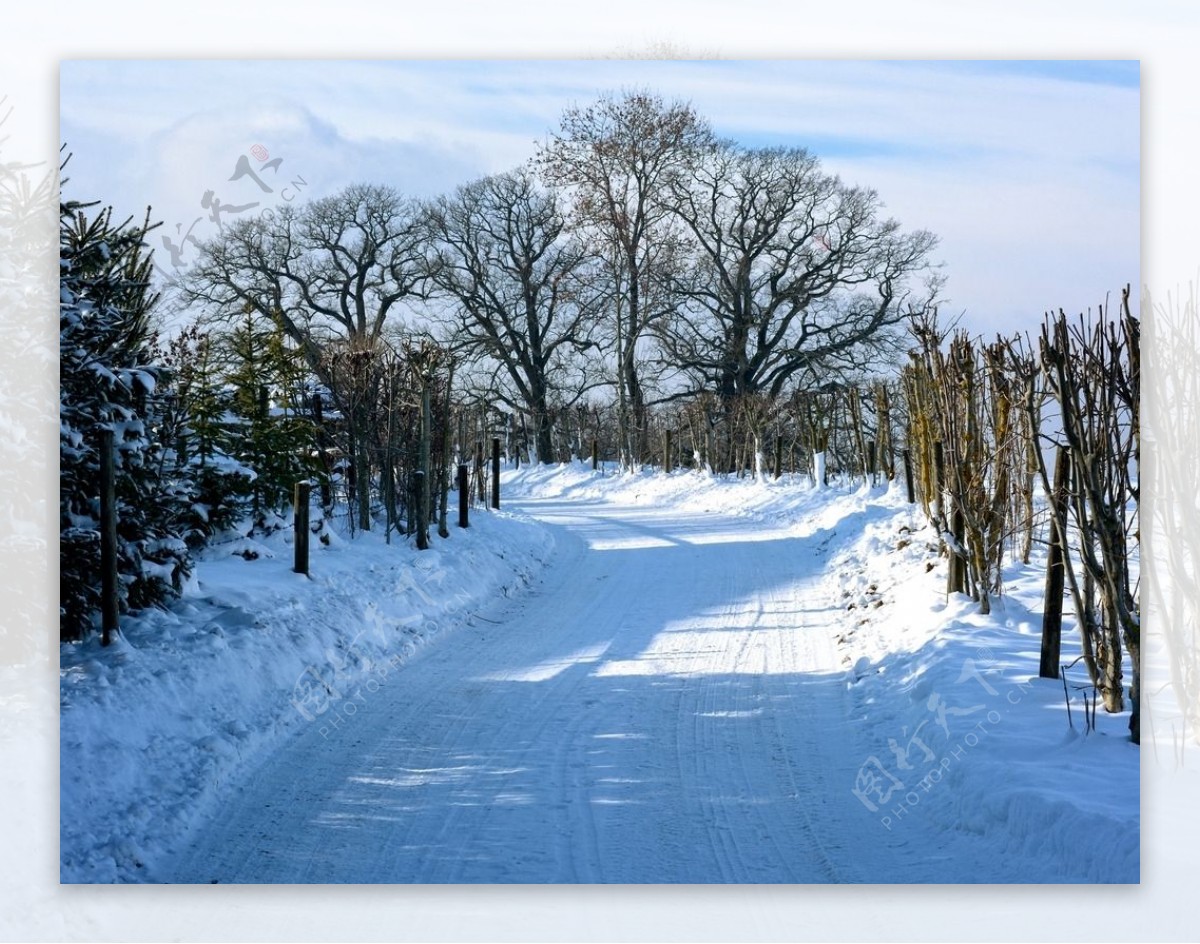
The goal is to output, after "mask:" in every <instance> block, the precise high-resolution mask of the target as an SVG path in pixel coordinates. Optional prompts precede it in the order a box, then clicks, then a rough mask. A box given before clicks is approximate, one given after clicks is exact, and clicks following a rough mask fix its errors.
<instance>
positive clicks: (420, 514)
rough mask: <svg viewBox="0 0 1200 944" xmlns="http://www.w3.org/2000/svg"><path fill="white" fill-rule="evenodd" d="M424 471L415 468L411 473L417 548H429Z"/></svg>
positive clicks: (427, 504) (427, 495) (427, 506)
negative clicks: (415, 501) (415, 514)
mask: <svg viewBox="0 0 1200 944" xmlns="http://www.w3.org/2000/svg"><path fill="white" fill-rule="evenodd" d="M426 484H427V483H426V481H425V473H424V472H422V471H421V470H420V469H417V471H415V472H414V473H413V491H414V492H415V493H416V496H417V550H418V551H424V550H427V549H428V548H429V501H428V498H429V492H428V490H427V489H426Z"/></svg>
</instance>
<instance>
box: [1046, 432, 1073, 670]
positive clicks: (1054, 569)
mask: <svg viewBox="0 0 1200 944" xmlns="http://www.w3.org/2000/svg"><path fill="white" fill-rule="evenodd" d="M1070 476H1071V454H1070V453H1069V452H1068V451H1067V448H1066V447H1065V446H1059V447H1058V453H1057V456H1056V457H1055V459H1054V494H1053V495H1052V496H1051V501H1053V502H1054V514H1053V515H1051V517H1050V559H1049V561H1048V562H1047V565H1046V596H1045V599H1044V600H1043V603H1042V657H1041V661H1040V662H1039V663H1038V677H1039V678H1058V671H1059V669H1058V665H1059V653H1060V651H1061V645H1062V606H1063V577H1064V574H1065V570H1066V568H1065V566H1064V563H1063V556H1064V555H1065V554H1066V541H1064V540H1063V535H1062V534H1060V533H1059V530H1058V519H1059V518H1062V519H1063V520H1066V515H1067V483H1068V482H1069V481H1070Z"/></svg>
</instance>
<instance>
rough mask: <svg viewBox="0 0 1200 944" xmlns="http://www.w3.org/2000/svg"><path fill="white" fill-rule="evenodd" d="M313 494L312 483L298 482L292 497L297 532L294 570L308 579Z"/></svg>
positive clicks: (294, 536) (294, 539) (295, 532)
mask: <svg viewBox="0 0 1200 944" xmlns="http://www.w3.org/2000/svg"><path fill="white" fill-rule="evenodd" d="M311 493H312V483H311V482H297V483H296V487H295V489H294V490H293V496H292V500H293V503H294V504H295V507H296V520H295V523H294V526H293V527H294V529H295V531H294V535H293V541H292V543H293V545H294V549H295V559H294V563H293V565H292V570H293V571H294V572H295V573H298V574H304V575H305V576H306V577H307V576H308V536H309V534H310V533H311V532H310V531H309V529H308V505H309V496H310V495H311Z"/></svg>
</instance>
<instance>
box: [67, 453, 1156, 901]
mask: <svg viewBox="0 0 1200 944" xmlns="http://www.w3.org/2000/svg"><path fill="white" fill-rule="evenodd" d="M505 506H506V509H515V513H514V514H511V515H510V514H507V513H506V514H504V515H501V516H495V515H491V514H486V513H483V512H477V513H476V515H475V517H474V519H473V525H474V526H473V527H472V529H471V530H470V531H469V532H467V533H461V532H457V531H455V532H454V534H453V535H452V538H451V540H450V541H449V542H447V543H446V544H445V545H444V546H439V544H438V542H435V547H437V548H438V549H437V550H435V551H433V552H429V553H428V554H426V555H418V554H416V552H414V551H412V550H411V549H406V548H403V547H390V548H389V547H385V546H383V545H382V544H380V543H378V542H376V541H375V540H374V539H366V540H363V539H359V540H357V541H355V542H353V543H348V544H345V545H343V546H339V547H334V548H330V549H325V550H322V551H321V553H320V554H318V555H317V556H316V559H315V561H314V566H313V573H314V577H315V579H314V580H312V581H306V580H304V579H303V578H300V577H296V576H295V575H292V574H290V573H288V566H287V565H288V563H289V561H290V557H289V552H288V550H287V549H286V548H283V547H278V548H276V550H275V553H276V555H277V556H276V557H275V558H265V557H262V558H260V559H258V560H255V561H246V560H244V559H242V558H230V559H226V560H223V561H220V562H216V561H214V562H208V563H205V564H204V565H202V567H201V569H200V571H199V574H198V576H199V587H198V588H196V592H195V594H194V595H193V596H191V597H189V599H188V600H186V601H185V603H184V605H183V606H182V607H180V608H178V609H177V611H175V612H172V613H168V614H154V615H152V616H151V617H148V618H147V619H146V620H144V621H143V622H140V623H137V624H135V625H133V626H131V627H130V631H129V633H128V640H127V641H126V642H124V643H123V644H122V645H121V646H120V648H119V649H117V650H116V651H115V652H114V651H111V650H110V651H109V652H102V651H100V650H99V649H98V648H97V647H95V646H94V645H92V644H89V645H87V646H83V647H77V648H72V649H70V650H68V651H67V652H66V653H65V654H64V657H63V681H62V698H63V712H62V790H63V797H62V824H63V825H62V877H63V879H64V880H65V881H77V882H78V881H83V882H93V881H112V880H116V881H174V882H202V883H210V882H222V883H225V882H334V881H336V882H669V883H694V882H1064V881H1065V882H1136V881H1138V877H1139V816H1138V806H1139V792H1138V774H1139V753H1138V749H1137V748H1135V747H1133V746H1132V745H1130V744H1129V743H1128V740H1127V737H1126V731H1125V725H1126V723H1127V720H1128V719H1127V717H1126V716H1112V717H1109V716H1105V715H1104V714H1103V712H1101V713H1100V717H1099V718H1098V722H1099V726H1098V730H1097V731H1094V732H1091V733H1085V730H1084V722H1083V717H1082V714H1083V712H1082V706H1083V703H1082V696H1081V693H1080V692H1078V691H1076V690H1074V689H1073V688H1072V689H1071V690H1070V694H1071V697H1072V716H1071V721H1072V722H1073V725H1074V727H1073V728H1072V727H1071V724H1070V723H1069V722H1068V717H1067V709H1066V705H1065V702H1064V692H1063V687H1062V685H1061V683H1059V682H1053V683H1051V682H1045V681H1039V680H1037V679H1036V678H1034V676H1036V674H1037V658H1038V642H1039V637H1038V632H1039V628H1038V627H1039V621H1038V618H1037V616H1036V610H1037V608H1038V607H1039V606H1040V593H1041V576H1040V569H1039V568H1038V567H1037V566H1036V562H1035V566H1034V567H1033V568H1031V569H1028V570H1020V569H1014V570H1012V571H1010V572H1009V573H1008V574H1007V575H1006V581H1007V590H1008V594H1007V596H1006V597H1005V598H1004V599H1003V600H1002V601H999V603H998V605H997V606H996V607H995V609H994V611H993V613H992V615H990V616H988V617H980V616H978V615H977V614H975V613H974V612H973V609H974V608H973V606H972V605H971V604H970V602H969V601H967V600H963V599H954V600H949V601H948V600H947V599H946V597H945V594H944V592H942V589H943V588H944V583H945V578H944V565H943V564H942V563H941V562H940V561H939V560H938V559H937V557H936V555H935V554H934V553H933V552H932V551H931V547H932V542H933V539H934V537H933V535H932V533H931V531H929V530H928V529H927V528H924V527H922V525H921V521H920V517H919V515H918V514H917V513H916V512H915V511H914V510H913V509H910V508H909V506H907V505H906V504H905V503H904V502H903V501H902V499H900V498H899V497H898V496H897V495H896V494H894V493H890V494H889V493H888V491H887V490H886V489H884V488H880V489H875V490H852V491H839V490H834V489H830V490H824V491H819V492H818V491H814V490H812V489H811V488H809V487H808V486H807V485H805V484H803V482H797V483H794V484H788V483H784V482H781V483H767V484H757V483H754V482H751V481H740V482H721V481H716V480H713V479H710V478H705V477H703V476H698V475H693V474H688V473H677V474H674V475H671V476H662V475H655V474H644V475H637V476H617V475H611V474H610V475H607V476H600V475H597V474H595V473H592V472H591V471H590V470H589V469H586V468H583V467H580V466H574V467H570V468H565V467H555V468H550V469H533V470H530V469H522V470H521V471H520V472H518V473H514V472H511V471H510V472H507V473H506V475H505ZM931 565H932V569H929V570H927V569H928V568H930V566H931ZM372 568H373V569H372ZM502 588H504V589H502ZM1072 642H1073V640H1071V639H1069V638H1068V639H1067V640H1066V641H1065V642H1064V653H1070V655H1068V656H1067V658H1073V649H1072ZM422 643H424V644H422ZM1083 679H1084V675H1083V670H1082V666H1077V667H1076V668H1075V669H1073V670H1072V672H1071V680H1072V681H1073V682H1074V683H1078V684H1082V682H1083Z"/></svg>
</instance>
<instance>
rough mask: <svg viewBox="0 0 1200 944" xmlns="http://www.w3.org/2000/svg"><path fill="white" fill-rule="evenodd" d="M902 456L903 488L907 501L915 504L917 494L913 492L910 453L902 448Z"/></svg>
mask: <svg viewBox="0 0 1200 944" xmlns="http://www.w3.org/2000/svg"><path fill="white" fill-rule="evenodd" d="M902 454H903V456H904V488H905V491H906V493H907V497H908V503H909V504H910V505H914V504H916V501H917V496H916V494H915V493H914V492H913V474H912V454H911V453H910V452H909V451H908V450H907V449H905V450H903V453H902Z"/></svg>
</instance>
